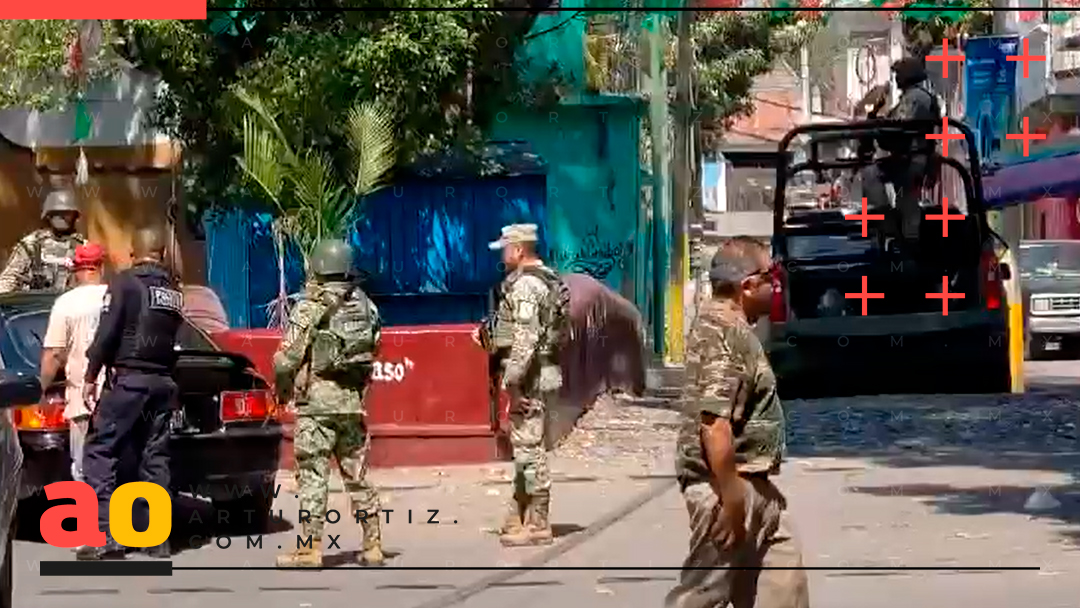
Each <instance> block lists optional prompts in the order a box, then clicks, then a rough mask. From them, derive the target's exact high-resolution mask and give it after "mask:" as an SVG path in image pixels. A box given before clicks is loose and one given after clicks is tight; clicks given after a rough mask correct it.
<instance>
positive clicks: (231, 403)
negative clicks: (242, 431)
mask: <svg viewBox="0 0 1080 608" xmlns="http://www.w3.org/2000/svg"><path fill="white" fill-rule="evenodd" d="M276 409H277V407H276V404H275V403H274V395H273V394H272V393H271V392H270V391H267V390H251V391H225V392H223V393H221V421H222V422H235V421H238V420H262V419H265V418H269V417H271V416H273V415H274V413H275V410H276Z"/></svg>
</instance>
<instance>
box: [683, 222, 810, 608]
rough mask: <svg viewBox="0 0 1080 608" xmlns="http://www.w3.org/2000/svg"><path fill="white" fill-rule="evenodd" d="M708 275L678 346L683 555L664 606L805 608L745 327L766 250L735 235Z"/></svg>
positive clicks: (767, 412) (773, 411)
mask: <svg viewBox="0 0 1080 608" xmlns="http://www.w3.org/2000/svg"><path fill="white" fill-rule="evenodd" d="M709 279H710V283H711V284H712V298H711V299H710V300H708V301H707V302H705V303H704V304H703V305H702V307H701V310H700V311H699V312H698V315H697V318H696V319H695V322H694V326H693V328H692V330H691V332H690V338H689V341H688V344H687V349H686V375H687V378H686V387H685V390H684V393H683V404H684V407H685V408H686V417H685V424H684V425H683V428H682V430H681V432H680V433H679V438H678V451H677V457H676V458H677V461H676V474H677V476H678V479H679V485H680V487H681V489H682V492H683V497H684V498H685V500H686V507H687V510H688V512H689V515H690V555H689V556H688V557H687V558H686V562H685V563H684V564H683V571H682V574H681V576H680V578H679V583H678V585H676V587H675V589H673V590H672V591H671V592H670V593H669V594H668V596H667V600H666V602H665V605H666V606H667V608H726V607H727V606H728V605H729V604H731V605H733V606H734V607H735V608H750V607H753V606H757V607H762V608H806V607H807V606H808V605H809V591H808V586H807V579H806V573H805V571H802V570H799V569H798V568H801V567H802V557H801V555H800V551H799V548H798V545H797V543H796V541H795V539H794V537H793V535H792V533H791V531H790V527H789V525H788V522H787V514H786V512H785V509H786V501H785V499H784V496H783V494H781V493H780V490H779V489H777V487H776V486H775V485H773V483H772V481H771V480H770V479H769V477H770V476H772V475H775V474H776V473H778V472H779V471H780V461H781V459H782V457H783V453H784V410H783V408H782V407H781V405H780V399H779V397H778V396H777V394H776V377H775V376H774V375H773V372H772V368H771V367H770V366H769V362H768V360H767V359H766V358H765V351H764V349H763V348H762V346H761V342H760V341H759V340H758V339H757V337H756V336H755V335H754V332H753V327H752V325H751V324H752V323H753V322H754V321H756V320H757V319H758V317H760V316H761V315H763V314H764V313H766V312H767V311H768V308H769V304H770V298H771V295H772V286H771V284H770V281H769V256H768V251H767V250H766V249H765V247H764V245H762V244H761V243H759V242H757V241H755V240H753V239H751V238H748V237H736V238H734V239H732V240H731V241H729V242H728V243H727V244H726V245H725V246H724V247H722V248H721V249H720V251H719V252H718V253H717V254H716V256H715V257H714V258H713V261H712V264H711V269H710V271H709ZM785 568H786V569H785ZM792 568H794V569H792Z"/></svg>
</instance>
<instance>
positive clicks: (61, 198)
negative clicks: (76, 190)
mask: <svg viewBox="0 0 1080 608" xmlns="http://www.w3.org/2000/svg"><path fill="white" fill-rule="evenodd" d="M68 211H70V212H74V213H78V212H79V206H78V205H76V204H75V195H74V194H72V193H71V192H69V191H67V190H56V191H55V192H50V193H49V196H47V197H45V202H44V203H43V204H42V205H41V219H45V218H47V217H49V216H50V215H52V214H53V213H64V212H68Z"/></svg>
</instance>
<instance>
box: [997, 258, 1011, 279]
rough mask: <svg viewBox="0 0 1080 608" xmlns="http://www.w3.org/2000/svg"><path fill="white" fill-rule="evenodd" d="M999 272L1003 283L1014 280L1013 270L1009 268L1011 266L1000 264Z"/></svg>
mask: <svg viewBox="0 0 1080 608" xmlns="http://www.w3.org/2000/svg"><path fill="white" fill-rule="evenodd" d="M998 272H999V273H1001V280H1002V281H1008V280H1009V279H1011V278H1012V268H1009V265H1008V264H1006V263H1004V262H1002V263H1000V264H998Z"/></svg>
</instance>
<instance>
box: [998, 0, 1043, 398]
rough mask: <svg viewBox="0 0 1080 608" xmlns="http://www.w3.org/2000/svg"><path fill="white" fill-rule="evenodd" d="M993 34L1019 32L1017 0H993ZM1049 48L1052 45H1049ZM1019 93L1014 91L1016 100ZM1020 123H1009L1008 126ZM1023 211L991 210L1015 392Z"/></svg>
mask: <svg viewBox="0 0 1080 608" xmlns="http://www.w3.org/2000/svg"><path fill="white" fill-rule="evenodd" d="M994 8H995V9H996V10H995V11H994V34H996V35H999V36H1000V35H1005V34H1013V33H1018V32H1017V31H1016V27H1017V17H1018V14H1017V8H1018V2H1017V0H994ZM1047 50H1048V51H1049V48H1048V49H1047ZM1016 97H1017V93H1016V92H1014V95H1013V99H1014V100H1015V99H1016ZM1010 110H1011V111H1010V112H1009V120H1010V121H1012V122H1015V119H1016V115H1017V111H1018V110H1017V108H1015V107H1014V108H1010ZM1016 127H1017V125H1015V124H1010V125H1009V129H1010V130H1011V129H1014V128H1016ZM1022 217H1023V211H1022V208H1021V207H1020V206H1019V205H1011V206H1009V207H1006V208H1004V209H1002V210H1000V211H995V212H991V213H990V218H989V219H990V224H991V227H992V228H993V229H994V230H995V232H997V233H998V235H1000V236H1001V238H1002V239H1003V240H1004V241H1005V245H1006V250H1005V252H1004V254H1003V255H1002V258H1001V261H1002V262H1003V263H1005V264H1008V265H1009V268H1010V269H1012V275H1013V276H1012V277H1010V279H1009V280H1008V281H1006V282H1005V294H1006V301H1007V303H1008V306H1009V309H1008V315H1009V317H1008V328H1009V331H1008V336H1009V364H1010V365H1009V368H1010V372H1011V374H1012V392H1013V393H1023V392H1024V313H1023V302H1022V298H1021V291H1020V277H1019V268H1018V266H1017V263H1016V260H1017V256H1016V253H1017V251H1018V250H1019V249H1020V228H1021V223H1022Z"/></svg>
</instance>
